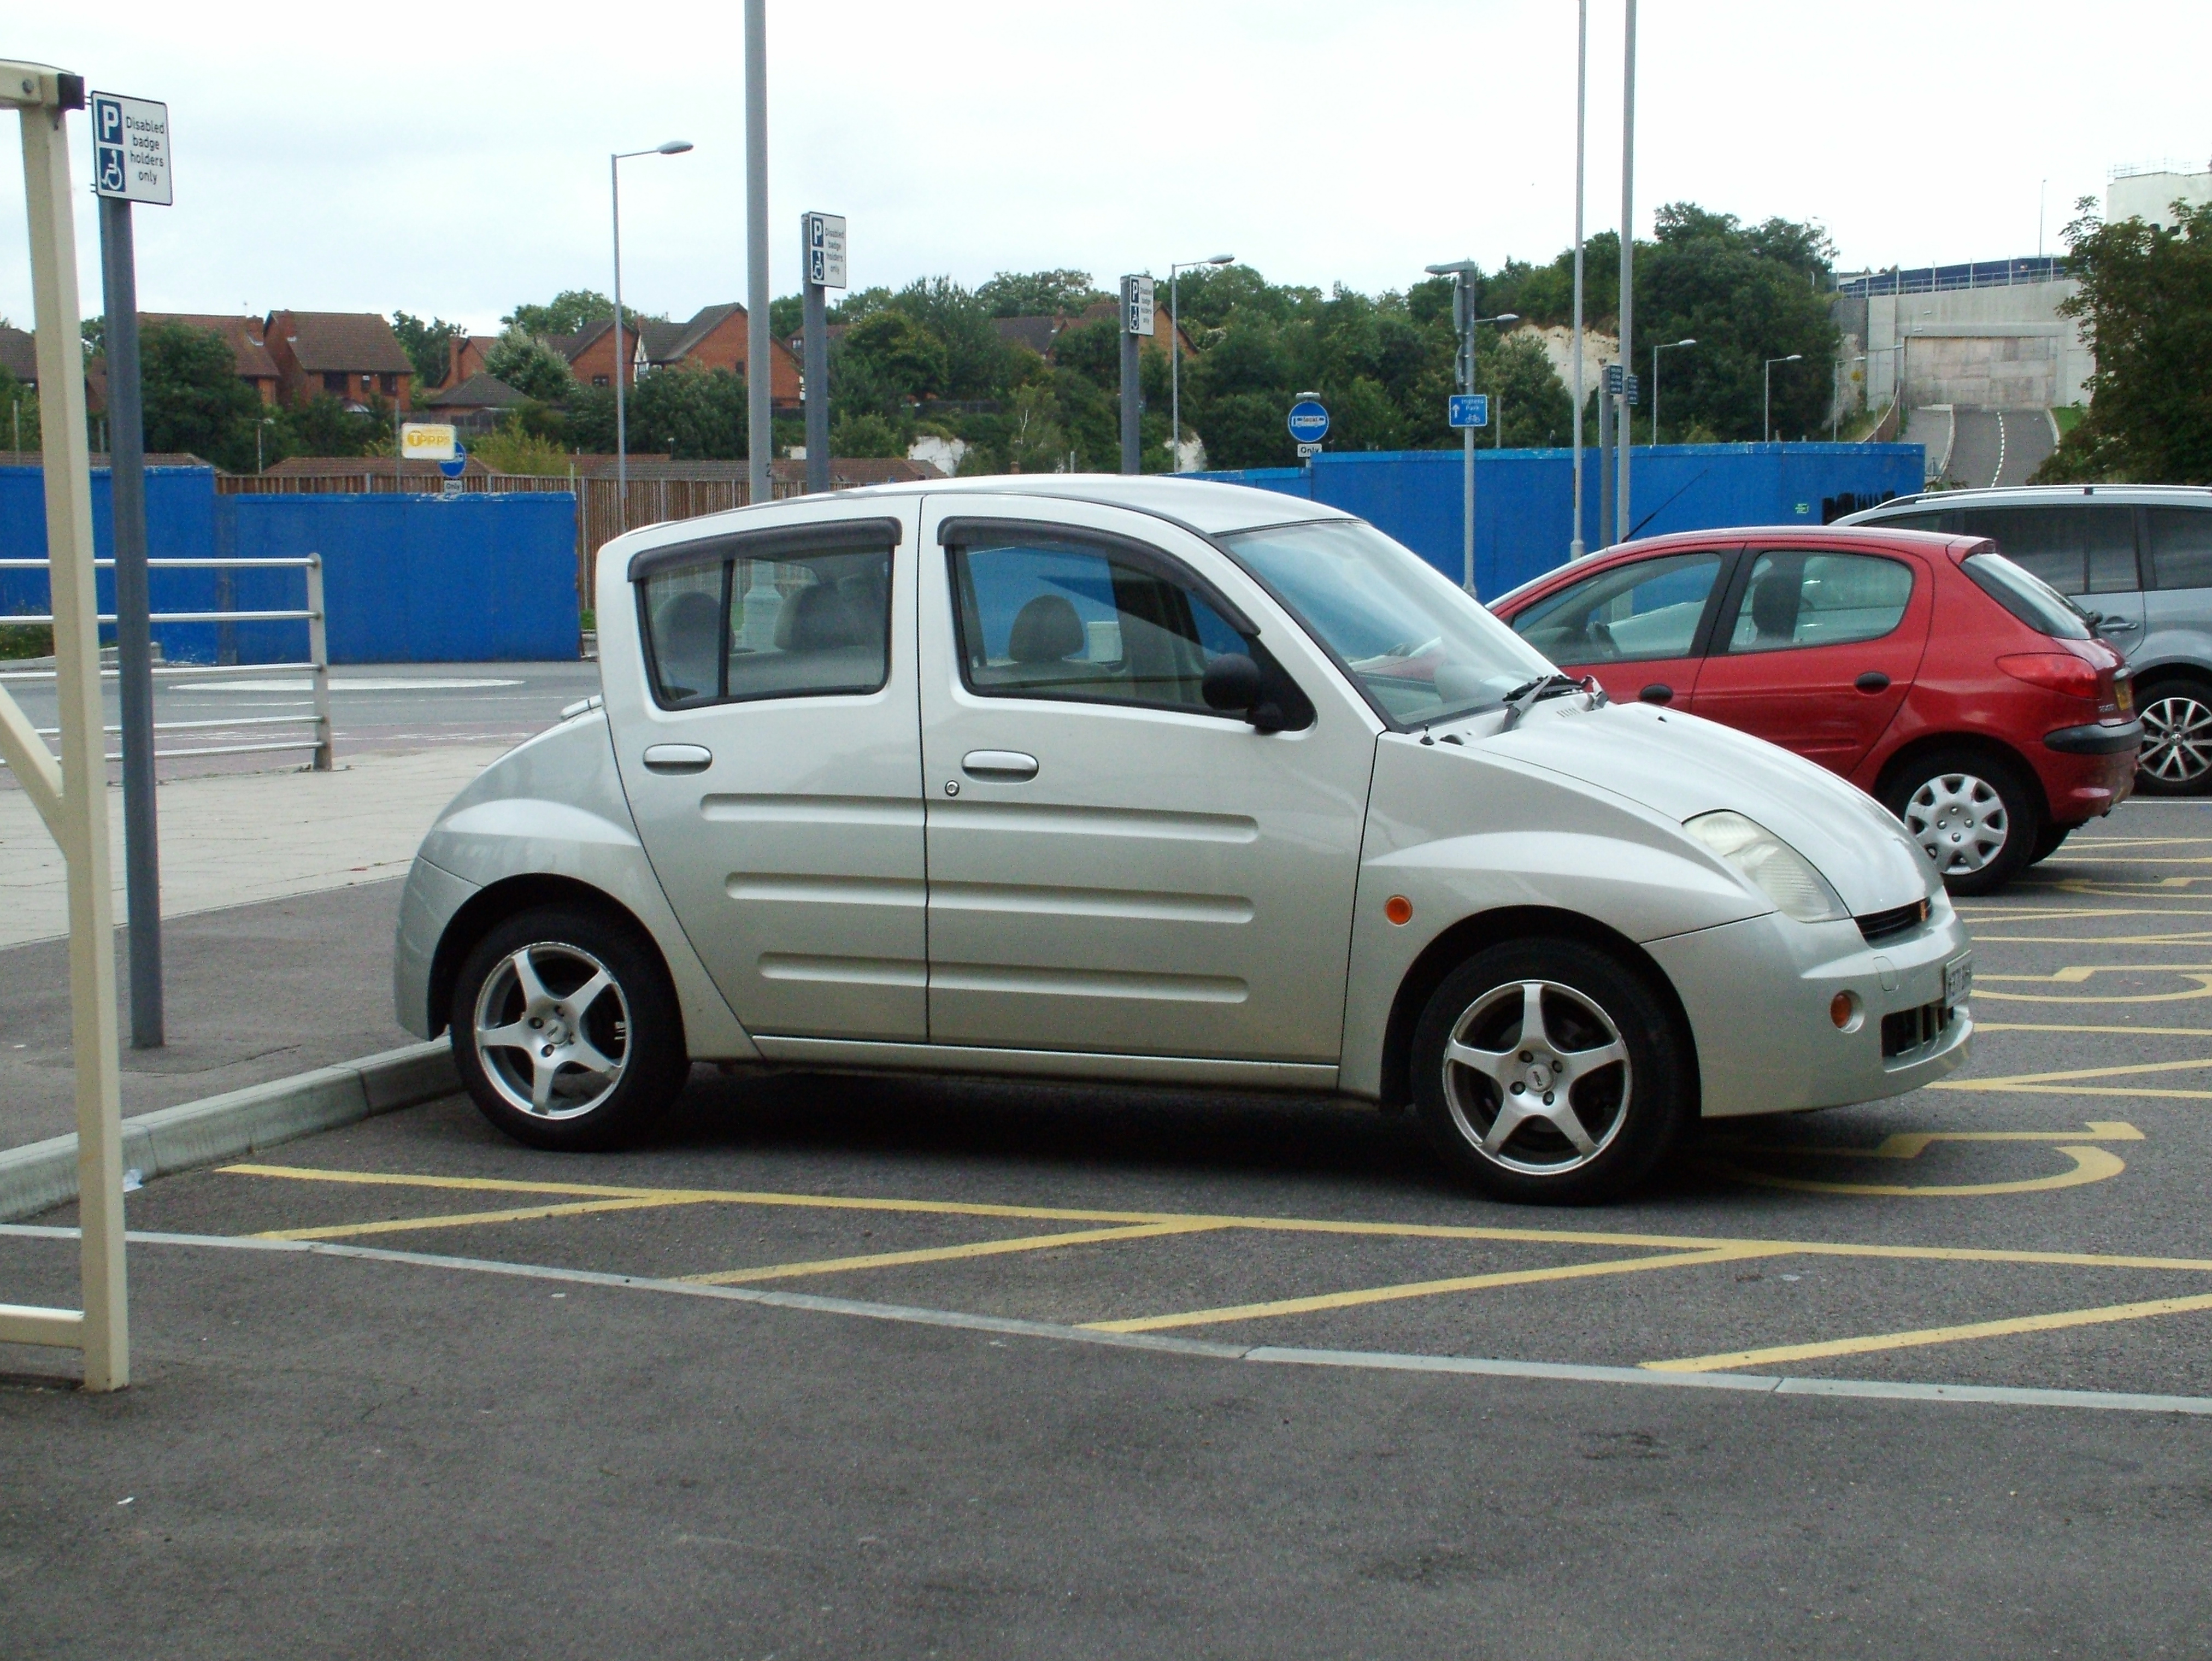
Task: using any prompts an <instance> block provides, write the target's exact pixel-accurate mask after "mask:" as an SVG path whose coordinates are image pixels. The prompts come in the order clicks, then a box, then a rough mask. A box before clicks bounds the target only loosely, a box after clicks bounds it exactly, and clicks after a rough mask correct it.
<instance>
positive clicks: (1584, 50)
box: [1567, 0, 1589, 560]
mask: <svg viewBox="0 0 2212 1661" xmlns="http://www.w3.org/2000/svg"><path fill="white" fill-rule="evenodd" d="M1588 113H1589V0H1578V3H1577V5H1576V7H1575V338H1574V355H1575V362H1574V371H1575V531H1574V536H1573V539H1572V540H1571V541H1570V542H1569V543H1567V557H1568V558H1569V559H1571V560H1579V559H1580V558H1582V556H1583V555H1584V554H1585V553H1586V552H1588V551H1589V550H1588V548H1587V545H1586V544H1585V543H1583V396H1584V395H1583V138H1584V136H1585V127H1586V117H1587V115H1588Z"/></svg>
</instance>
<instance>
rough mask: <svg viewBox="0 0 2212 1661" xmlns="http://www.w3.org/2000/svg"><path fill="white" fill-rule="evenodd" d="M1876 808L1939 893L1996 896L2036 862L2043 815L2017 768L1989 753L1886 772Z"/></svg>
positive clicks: (1950, 755)
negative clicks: (1932, 870)
mask: <svg viewBox="0 0 2212 1661" xmlns="http://www.w3.org/2000/svg"><path fill="white" fill-rule="evenodd" d="M1881 804H1882V806H1884V807H1886V808H1887V809H1889V810H1890V811H1891V812H1892V813H1893V814H1895V815H1897V816H1898V818H1899V820H1901V821H1904V825H1905V834H1906V835H1908V836H1910V837H1911V839H1912V840H1913V841H1914V842H1915V843H1916V844H1917V845H1918V846H1919V848H1920V851H1921V852H1923V853H1924V854H1926V855H1927V856H1928V857H1929V858H1930V859H1931V860H1934V861H1935V862H1936V865H1937V867H1938V868H1939V869H1940V870H1942V874H1943V886H1944V887H1946V888H1948V889H1950V891H1951V892H1952V893H1953V894H1960V895H1964V896H1967V897H1972V895H1975V894H1995V893H1996V891H1997V890H1998V889H2000V888H2003V887H2004V886H2005V885H2006V884H2007V883H2008V882H2011V881H2012V880H2013V878H2015V876H2019V875H2020V874H2021V872H2022V871H2024V870H2027V868H2028V866H2030V865H2031V864H2033V863H2034V862H2035V858H2036V852H2035V850H2036V846H2037V843H2038V839H2039V837H2041V835H2042V834H2043V808H2042V804H2041V803H2040V802H2039V799H2038V798H2037V796H2036V793H2035V789H2034V787H2033V785H2031V784H2030V783H2029V782H2028V780H2027V777H2026V775H2025V774H2023V773H2021V769H2020V767H2019V766H2018V765H2017V764H2016V763H2015V762H2013V761H2008V760H2007V759H2005V758H2004V757H2003V756H2001V755H1994V754H1992V753H1990V751H1987V750H1978V749H1943V750H1932V751H1929V753H1928V754H1926V755H1921V756H1919V757H1917V758H1916V759H1915V760H1914V761H1912V762H1911V764H1910V765H1909V766H1907V767H1900V768H1898V769H1897V770H1895V771H1894V772H1893V773H1891V775H1890V777H1889V778H1888V779H1887V780H1886V781H1885V782H1884V784H1883V786H1882V792H1881Z"/></svg>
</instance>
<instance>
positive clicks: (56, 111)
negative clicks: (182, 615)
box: [0, 62, 131, 1390]
mask: <svg viewBox="0 0 2212 1661" xmlns="http://www.w3.org/2000/svg"><path fill="white" fill-rule="evenodd" d="M0 105H12V106H15V109H16V110H17V111H18V112H20V114H21V120H22V130H23V194H24V207H25V209H26V210H27V218H28V220H29V221H30V227H29V228H30V241H31V293H32V305H33V312H34V314H35V323H36V328H37V336H38V361H39V394H40V403H41V404H42V405H43V407H44V415H45V418H44V420H42V421H40V433H41V435H42V445H41V449H42V452H43V453H42V456H41V459H42V461H43V463H44V465H45V474H46V549H47V554H48V556H49V558H50V559H51V561H52V586H53V619H54V621H53V631H54V667H55V690H56V692H57V694H58V700H59V703H60V706H61V740H62V755H61V764H60V766H59V767H56V766H55V764H54V759H53V756H52V754H51V753H50V752H49V751H48V750H47V749H46V745H45V744H44V743H42V742H40V738H39V737H38V735H37V733H36V732H35V731H33V730H32V727H31V724H30V723H29V722H28V721H27V720H26V719H25V718H24V717H23V712H22V711H21V709H20V708H19V707H18V706H16V704H15V700H14V699H13V698H11V697H9V695H8V694H7V693H6V691H5V690H4V689H0V749H4V751H5V753H6V757H7V761H8V763H9V767H11V768H12V769H13V770H14V772H15V776H16V778H17V779H19V780H21V783H22V785H23V787H24V789H25V791H27V793H28V794H29V796H30V797H31V800H32V802H33V804H34V805H35V806H36V807H37V808H38V810H39V815H40V817H41V818H43V819H44V820H45V821H46V827H47V829H48V830H49V831H51V832H52V834H53V837H54V840H55V841H57V842H58V843H59V844H60V845H61V850H62V855H63V858H64V860H65V861H66V862H67V864H68V867H69V921H70V1025H71V1028H72V1036H73V1043H72V1046H71V1059H72V1061H73V1062H74V1064H75V1066H76V1130H77V1193H78V1218H79V1222H80V1225H81V1234H82V1243H81V1254H82V1277H83V1287H82V1298H83V1302H84V1308H83V1311H82V1312H78V1311H76V1310H68V1309H32V1308H27V1307H22V1306H15V1305H0V1340H6V1341H7V1342H9V1343H40V1344H54V1345H58V1346H61V1347H63V1348H75V1349H81V1350H82V1352H83V1355H84V1382H85V1387H86V1388H87V1389H88V1390H119V1389H121V1388H122V1387H123V1386H124V1385H127V1384H129V1383H130V1381H131V1329H130V1314H129V1307H130V1306H129V1299H128V1288H127V1287H126V1284H125V1278H124V1263H123V1123H122V1118H123V1110H122V1098H121V1095H120V1094H119V1085H118V1077H117V1070H118V1054H117V1046H118V1041H119V1040H120V1032H119V1028H118V1021H117V1019H116V1011H115V907H114V901H113V898H112V894H111V893H110V890H109V886H108V884H109V873H108V850H107V767H106V750H107V744H106V732H105V730H103V729H104V726H105V723H104V722H103V720H102V718H101V710H100V630H99V624H98V622H97V621H96V619H97V615H98V612H99V609H100V608H99V604H98V602H97V600H96V598H95V597H94V586H93V549H92V471H91V462H92V458H91V456H90V454H89V452H88V446H87V445H86V442H85V418H84V364H83V361H82V356H81V355H80V348H79V346H78V324H79V318H78V313H77V292H76V234H75V229H74V227H73V225H72V224H71V214H70V169H69V132H68V128H67V126H66V125H65V124H64V123H65V117H66V112H68V111H70V110H72V109H82V108H83V107H84V81H83V78H82V76H74V75H68V74H64V73H63V72H62V71H60V70H55V69H52V68H51V67H49V66H47V65H45V64H14V63H4V62H0Z"/></svg>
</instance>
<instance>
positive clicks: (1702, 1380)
mask: <svg viewBox="0 0 2212 1661" xmlns="http://www.w3.org/2000/svg"><path fill="white" fill-rule="evenodd" d="M76 1237H77V1234H76V1229H74V1228H49V1227H44V1226H40V1225H37V1224H31V1223H0V1240H6V1239H13V1240H76ZM125 1238H126V1239H127V1240H129V1242H130V1243H131V1245H133V1246H212V1247H215V1248H217V1249H219V1250H223V1251H232V1252H307V1253H310V1254H313V1255H316V1256H319V1257H326V1258H360V1259H362V1260H363V1261H366V1262H369V1263H392V1264H405V1265H408V1266H410V1267H413V1268H418V1269H453V1270H462V1271H465V1272H466V1273H470V1274H477V1275H501V1276H511V1277H513V1278H515V1279H520V1280H534V1281H552V1282H557V1283H560V1284H563V1285H570V1286H606V1287H614V1288H627V1289H629V1290H631V1291H638V1292H660V1293H667V1294H673V1295H675V1296H678V1297H684V1298H714V1299H719V1300H721V1301H722V1302H725V1303H749V1304H759V1305H764V1306H768V1307H769V1308H771V1309H798V1310H805V1311H807V1312H811V1313H814V1314H823V1315H847V1316H857V1317H859V1318H862V1319H864V1320H876V1321H892V1322H896V1323H898V1324H901V1325H911V1326H935V1327H946V1328H951V1329H953V1330H955V1331H967V1332H994V1333H999V1334H1002V1335H1004V1336H1006V1337H1024V1338H1044V1339H1048V1340H1050V1341H1053V1342H1055V1343H1079V1344H1093V1345H1099V1346H1103V1347H1104V1348H1106V1349H1148V1350H1152V1351H1155V1352H1159V1353H1164V1354H1167V1355H1189V1356H1194V1357H1198V1358H1201V1359H1205V1360H1210V1361H1255V1362H1259V1363H1261V1364H1263V1365H1270V1366H1293V1367H1340V1368H1344V1369H1347V1370H1351V1371H1355V1372H1369V1373H1450V1374H1456V1375H1459V1376H1462V1377H1468V1376H1472V1377H1478V1378H1492V1379H1542V1380H1546V1381H1556V1382H1560V1383H1567V1384H1593V1385H1631V1386H1635V1387H1639V1388H1644V1389H1651V1388H1656V1389H1662V1390H1681V1389H1692V1390H1718V1391H1728V1392H1732V1393H1734V1394H1735V1395H1736V1396H1738V1397H1746V1396H1819V1397H1844V1398H1854V1399H1858V1400H1863V1401H1906V1402H1944V1403H1961V1404H1966V1405H1980V1406H1995V1407H2066V1408H2088V1409H2103V1410H2105V1411H2108V1412H2112V1411H2117V1412H2124V1413H2185V1414H2189V1415H2194V1416H2199V1417H2212V1396H2156V1395H2144V1394H2139V1393H2132V1392H2130V1391H2112V1390H2032V1389H2022V1388H2020V1387H2017V1386H2014V1385H1948V1384H1915V1383H1893V1382H1891V1381H1890V1380H1887V1379H1792V1378H1778V1377H1771V1376H1765V1377H1762V1376H1751V1377H1747V1376H1745V1375H1743V1374H1741V1373H1650V1372H1646V1371H1645V1370H1644V1369H1643V1368H1641V1367H1583V1366H1578V1365H1573V1364H1570V1363H1565V1362H1559V1361H1492V1360H1487V1359H1484V1358H1481V1357H1477V1356H1471V1355H1401V1354H1397V1353H1394V1352H1391V1351H1388V1350H1367V1349H1287V1348H1285V1347H1283V1346H1280V1345H1276V1344H1254V1345H1249V1346H1247V1345H1243V1344H1225V1343H1206V1342H1205V1341H1204V1340H1202V1339H1196V1338H1170V1337H1159V1336H1157V1335H1155V1334H1152V1333H1146V1332H1097V1331H1089V1330H1086V1329H1085V1328H1083V1327H1078V1326H1066V1325H1060V1323H1058V1322H1055V1321H1030V1320H1022V1319H1018V1318H1015V1317H1012V1316H1006V1315H979V1314H969V1313H967V1312H963V1311H960V1310H954V1309H923V1308H919V1307H916V1306H912V1305H908V1304H893V1303H869V1302H865V1301H863V1300H860V1299H857V1298H825V1297H822V1296H819V1295H817V1294H812V1293H805V1292H769V1291H763V1290H760V1289H759V1288H754V1287H748V1286H708V1285H703V1284H702V1283H700V1282H697V1281H670V1280H659V1279H655V1278H653V1276H642V1275H610V1274H606V1273H604V1272H601V1271H599V1270H590V1269H562V1268H556V1267H553V1266H551V1265H549V1264H526V1263H502V1262H501V1261H499V1260H498V1259H496V1258H455V1257H446V1256H441V1255H438V1254H435V1253H432V1252H394V1251H390V1250H386V1249H385V1248H382V1247H379V1246H346V1245H342V1244H339V1243H337V1242H335V1241H331V1240H260V1239H255V1238H252V1237H240V1236H235V1235H228V1234H159V1233H149V1232H142V1231H139V1230H136V1229H134V1230H132V1231H131V1233H130V1234H128V1235H127V1236H125Z"/></svg>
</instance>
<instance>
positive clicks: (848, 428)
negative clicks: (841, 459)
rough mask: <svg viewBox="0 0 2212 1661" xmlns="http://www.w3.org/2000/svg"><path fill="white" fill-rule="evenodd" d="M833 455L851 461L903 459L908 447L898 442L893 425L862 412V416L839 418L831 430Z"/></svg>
mask: <svg viewBox="0 0 2212 1661" xmlns="http://www.w3.org/2000/svg"><path fill="white" fill-rule="evenodd" d="M829 453H830V454H831V455H833V456H852V457H883V456H903V455H904V454H906V446H904V445H902V444H901V443H900V442H899V435H898V429H897V428H896V427H893V426H892V425H891V424H890V422H889V421H885V420H884V418H883V417H882V416H881V415H876V414H874V413H872V412H871V411H862V412H861V413H860V414H859V415H841V416H840V417H838V419H837V421H836V423H835V424H834V425H833V426H832V427H830V429H829Z"/></svg>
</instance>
